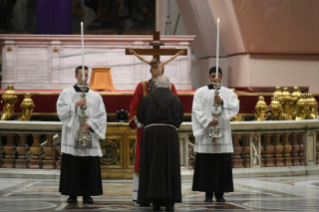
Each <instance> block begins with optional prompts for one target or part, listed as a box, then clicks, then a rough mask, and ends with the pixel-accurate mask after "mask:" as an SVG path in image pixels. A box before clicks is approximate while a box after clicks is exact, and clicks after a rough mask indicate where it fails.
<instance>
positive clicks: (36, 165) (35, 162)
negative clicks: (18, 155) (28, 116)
mask: <svg viewBox="0 0 319 212" xmlns="http://www.w3.org/2000/svg"><path fill="white" fill-rule="evenodd" d="M32 136H33V144H32V147H31V148H30V152H31V154H32V157H31V161H30V169H41V168H42V160H41V158H40V154H41V153H42V152H43V148H42V147H41V145H40V141H39V139H40V135H39V134H32Z"/></svg>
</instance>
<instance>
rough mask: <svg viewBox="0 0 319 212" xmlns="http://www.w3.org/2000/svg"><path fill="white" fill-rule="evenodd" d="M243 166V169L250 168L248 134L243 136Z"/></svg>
mask: <svg viewBox="0 0 319 212" xmlns="http://www.w3.org/2000/svg"><path fill="white" fill-rule="evenodd" d="M243 137H244V142H243V160H244V162H243V165H244V167H245V168H249V167H250V134H245V135H243Z"/></svg>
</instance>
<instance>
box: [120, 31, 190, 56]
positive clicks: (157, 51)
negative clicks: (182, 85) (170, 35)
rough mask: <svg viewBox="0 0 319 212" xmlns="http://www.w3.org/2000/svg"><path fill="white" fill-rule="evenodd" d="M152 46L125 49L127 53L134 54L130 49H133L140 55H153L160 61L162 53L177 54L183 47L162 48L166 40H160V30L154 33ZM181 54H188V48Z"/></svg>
mask: <svg viewBox="0 0 319 212" xmlns="http://www.w3.org/2000/svg"><path fill="white" fill-rule="evenodd" d="M150 46H152V47H153V48H150V49H130V48H127V49H125V54H126V55H133V54H132V52H131V51H130V50H133V51H134V52H136V54H138V55H153V58H155V59H157V61H160V56H161V55H176V54H178V53H179V52H180V51H181V49H161V48H160V47H161V46H164V42H163V41H161V40H160V32H158V31H155V32H154V35H153V41H152V42H150ZM179 55H187V49H185V50H184V51H183V52H182V53H180V54H179Z"/></svg>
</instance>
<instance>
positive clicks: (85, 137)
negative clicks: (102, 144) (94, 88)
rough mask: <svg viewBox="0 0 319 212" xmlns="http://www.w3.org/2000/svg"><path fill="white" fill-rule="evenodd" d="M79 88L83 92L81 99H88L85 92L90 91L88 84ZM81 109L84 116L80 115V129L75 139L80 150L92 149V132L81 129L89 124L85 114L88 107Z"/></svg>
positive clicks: (83, 106)
mask: <svg viewBox="0 0 319 212" xmlns="http://www.w3.org/2000/svg"><path fill="white" fill-rule="evenodd" d="M78 86H79V87H80V89H81V91H82V94H81V97H82V98H86V94H85V91H86V90H87V89H88V84H86V83H85V82H83V83H81V84H78ZM80 109H81V111H82V114H81V115H79V119H80V129H79V130H78V134H77V137H76V138H75V146H76V147H80V148H91V147H92V135H91V132H90V130H83V129H82V127H81V125H82V124H86V123H87V119H88V118H89V117H88V116H87V115H86V113H85V111H86V109H87V106H86V105H82V106H80Z"/></svg>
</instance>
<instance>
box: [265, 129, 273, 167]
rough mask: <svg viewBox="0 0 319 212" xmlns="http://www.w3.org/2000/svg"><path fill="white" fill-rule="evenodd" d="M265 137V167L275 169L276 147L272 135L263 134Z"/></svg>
mask: <svg viewBox="0 0 319 212" xmlns="http://www.w3.org/2000/svg"><path fill="white" fill-rule="evenodd" d="M263 137H264V155H263V157H264V160H265V165H266V166H267V167H274V166H275V164H274V160H275V159H274V156H273V154H274V151H275V147H274V145H273V144H272V143H271V135H270V134H269V133H267V134H263Z"/></svg>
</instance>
